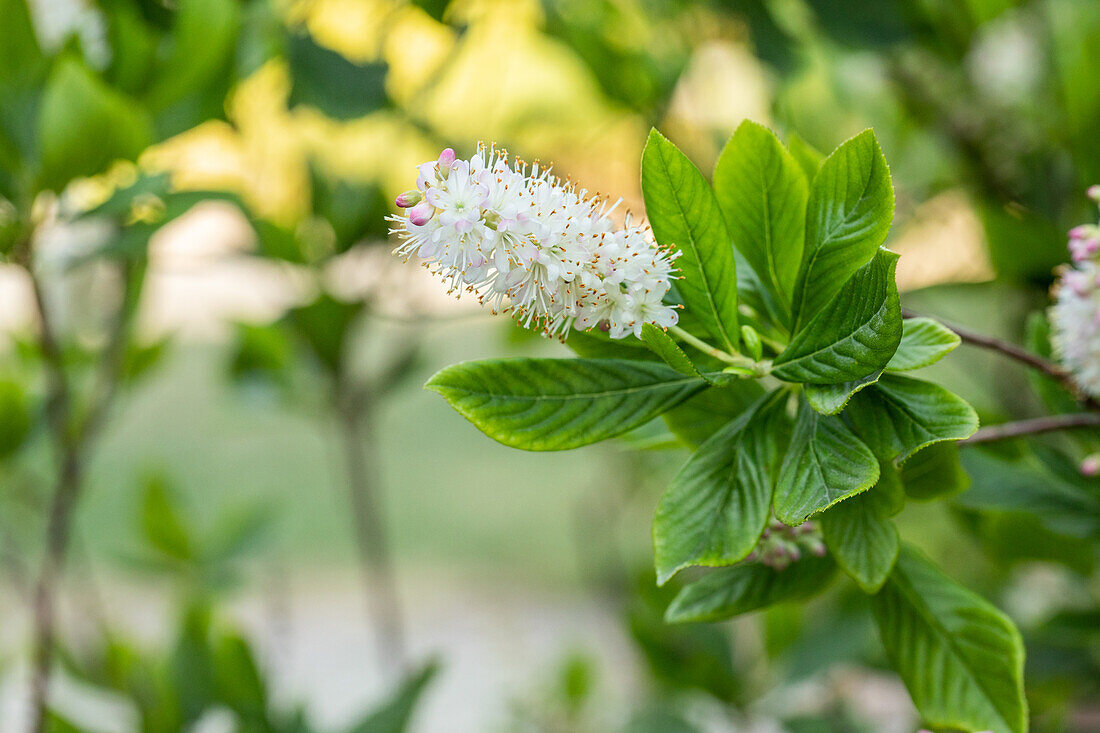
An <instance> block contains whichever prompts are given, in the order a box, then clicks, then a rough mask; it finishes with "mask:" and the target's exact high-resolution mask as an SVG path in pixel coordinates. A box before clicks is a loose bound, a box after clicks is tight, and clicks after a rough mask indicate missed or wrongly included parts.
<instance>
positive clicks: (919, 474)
mask: <svg viewBox="0 0 1100 733" xmlns="http://www.w3.org/2000/svg"><path fill="white" fill-rule="evenodd" d="M900 471H901V484H902V486H903V487H905V495H906V496H908V497H909V498H910V499H917V500H918V501H923V500H928V499H938V498H940V497H941V496H951V495H953V494H958V493H959V492H961V491H965V490H966V489H967V487H969V486H970V477H969V476H967V475H966V471H964V470H963V466H962V462H961V461H960V460H959V447H958V446H957V445H955V444H954V443H933V444H932V445H930V446H928V447H927V448H924V449H922V450H919V451H917V452H916V453H915V454H914V455H913V456H911V457H910V458H909V460H907V461H906V462H905V463H904V464H903V465H902V467H901V469H900Z"/></svg>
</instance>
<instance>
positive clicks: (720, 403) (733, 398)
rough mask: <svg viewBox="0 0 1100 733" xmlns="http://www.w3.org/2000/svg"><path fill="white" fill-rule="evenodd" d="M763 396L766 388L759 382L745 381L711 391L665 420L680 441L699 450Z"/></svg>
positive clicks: (672, 410) (665, 417) (714, 388)
mask: <svg viewBox="0 0 1100 733" xmlns="http://www.w3.org/2000/svg"><path fill="white" fill-rule="evenodd" d="M763 394H764V390H763V388H762V387H761V386H760V385H759V384H758V383H757V382H756V381H754V380H749V379H741V380H738V381H737V382H734V383H733V384H729V385H726V386H723V387H721V388H718V387H708V388H707V389H705V390H703V391H702V392H699V393H698V394H696V395H693V396H692V397H691V398H689V399H687V400H685V401H684V402H682V403H680V404H679V405H677V406H676V407H673V408H672V409H671V410H669V411H668V412H666V413H665V414H664V415H663V416H662V417H663V418H664V421H665V423H666V424H667V425H668V429H669V430H671V431H672V432H673V433H674V434H675V435H676V437H678V438H679V439H680V440H682V441H684V442H685V443H687V444H688V445H689V446H691V447H693V448H697V447H699V446H700V445H702V443H703V441H705V440H706V439H707V438H709V437H710V436H712V435H714V434H715V433H716V432H718V431H719V430H720V429H722V428H723V427H724V426H725V425H726V424H727V423H728V422H729V421H730V420H732V419H734V418H735V417H737V416H738V415H740V414H741V413H743V412H744V411H745V410H747V409H749V407H750V406H752V404H753V402H755V401H756V400H757V399H759V398H760V396H761V395H763Z"/></svg>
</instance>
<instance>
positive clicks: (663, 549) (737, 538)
mask: <svg viewBox="0 0 1100 733" xmlns="http://www.w3.org/2000/svg"><path fill="white" fill-rule="evenodd" d="M783 397H785V395H784V394H783V393H782V392H775V393H772V394H770V395H768V396H767V397H765V398H763V399H762V400H761V401H760V402H758V403H757V404H756V405H755V406H753V407H752V408H750V409H749V410H746V411H745V413H744V414H742V415H741V416H740V417H738V418H737V419H736V420H733V421H731V422H730V423H729V424H728V425H726V427H725V428H723V429H722V430H720V431H718V432H717V433H715V434H714V435H713V436H711V438H710V439H709V440H707V442H705V443H703V445H701V446H700V447H699V449H698V450H697V451H695V453H693V454H692V456H691V458H690V459H689V460H688V462H687V463H686V464H685V465H684V467H683V468H681V469H680V472H679V473H677V474H676V477H675V478H674V479H673V480H672V483H671V484H670V485H669V487H668V489H666V490H665V493H664V496H662V497H661V501H660V503H659V504H658V505H657V513H656V515H655V517H654V519H653V544H654V549H655V555H656V562H657V583H658V584H659V585H664V583H666V582H667V581H668V580H669V578H671V577H672V576H673V575H675V574H676V573H677V572H678V571H679V570H681V569H683V568H686V567H689V566H692V565H703V566H707V567H718V566H721V565H732V564H733V563H735V562H738V561H739V560H743V559H744V558H745V557H746V556H747V555H748V554H749V553H750V552H752V549H753V548H754V547H755V546H756V543H757V541H758V540H759V539H760V534H761V533H762V532H763V531H764V526H765V525H766V524H767V521H768V513H769V509H770V508H771V498H772V485H773V483H774V475H775V474H774V469H775V466H776V463H777V461H778V456H779V451H780V446H779V444H778V443H777V441H776V436H775V433H774V432H773V431H772V429H771V428H772V422H773V419H775V418H776V417H777V416H776V414H775V413H776V412H778V410H777V409H776V408H782V406H783V401H784V400H783V399H782V398H783ZM778 417H779V418H780V419H781V416H778Z"/></svg>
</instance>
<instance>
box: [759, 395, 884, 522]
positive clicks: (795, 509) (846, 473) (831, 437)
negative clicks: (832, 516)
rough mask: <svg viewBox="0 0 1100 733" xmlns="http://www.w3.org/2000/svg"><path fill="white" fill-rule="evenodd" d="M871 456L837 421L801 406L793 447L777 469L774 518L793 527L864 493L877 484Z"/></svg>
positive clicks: (874, 462) (792, 441)
mask: <svg viewBox="0 0 1100 733" xmlns="http://www.w3.org/2000/svg"><path fill="white" fill-rule="evenodd" d="M878 478H879V464H878V461H877V460H876V459H875V455H874V453H872V452H871V449H870V448H868V447H867V446H866V445H864V444H863V442H862V441H861V440H860V439H859V438H857V437H856V436H855V434H853V433H852V431H851V430H849V429H848V426H847V425H845V424H844V422H842V421H841V419H840V418H838V417H827V416H824V415H819V414H818V413H817V412H815V411H814V409H813V408H812V407H810V406H809V405H808V404H806V403H805V402H803V403H802V404H801V405H799V409H798V419H797V420H796V421H795V425H794V434H793V435H792V436H791V445H790V448H788V450H787V455H786V457H785V458H784V460H783V465H782V466H781V467H780V469H779V482H778V484H777V485H776V488H775V499H774V504H775V515H776V517H778V518H779V521H781V522H783V523H784V524H786V525H789V526H791V527H794V526H797V525H799V524H802V522H804V521H806V519H807V518H808V517H810V516H811V515H813V514H816V513H817V512H820V511H822V510H823V509H827V508H829V507H831V506H832V505H833V504H836V503H837V502H838V501H841V500H843V499H847V498H848V497H849V496H853V495H855V494H858V493H859V492H861V491H866V490H867V489H869V488H871V486H873V485H874V484H875V482H876V481H878Z"/></svg>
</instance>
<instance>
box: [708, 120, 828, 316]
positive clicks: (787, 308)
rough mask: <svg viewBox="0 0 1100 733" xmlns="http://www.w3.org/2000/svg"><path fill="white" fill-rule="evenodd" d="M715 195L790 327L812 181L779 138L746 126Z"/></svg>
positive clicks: (728, 154) (729, 151)
mask: <svg viewBox="0 0 1100 733" xmlns="http://www.w3.org/2000/svg"><path fill="white" fill-rule="evenodd" d="M714 195H715V198H716V199H717V200H718V204H719V206H721V208H722V212H723V213H724V214H725V216H726V226H727V228H728V229H729V233H730V236H731V237H733V243H734V245H735V246H736V247H737V248H738V249H739V250H740V251H741V253H742V254H743V255H744V256H745V259H746V260H748V261H749V264H750V265H751V266H752V269H753V271H755V272H756V274H757V275H758V276H759V277H760V279H761V280H762V281H763V283H764V284H765V286H766V287H767V289H768V291H769V293H770V294H771V295H772V296H773V299H774V303H775V305H776V307H777V312H776V314H775V315H776V316H777V320H778V321H779V322H780V323H782V324H784V325H789V324H790V320H791V297H792V294H793V293H794V285H795V279H796V278H797V277H798V269H799V264H800V263H801V261H802V246H803V238H804V235H805V229H806V198H807V195H808V193H807V186H806V177H805V176H804V175H803V174H802V171H801V170H800V169H799V167H798V164H797V163H796V162H795V160H794V158H792V157H791V154H790V153H788V152H787V149H786V148H784V147H783V143H781V142H779V138H777V137H776V136H775V134H774V133H773V132H772V131H771V130H769V129H768V128H766V127H764V126H763V125H759V124H757V123H755V122H750V121H748V120H746V121H745V122H742V123H741V125H740V126H739V127H738V128H737V131H736V132H735V133H734V134H733V137H731V138H730V139H729V142H727V143H726V147H725V148H724V149H723V150H722V154H721V156H720V157H719V158H718V163H717V165H716V166H715V168H714Z"/></svg>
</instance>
